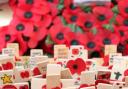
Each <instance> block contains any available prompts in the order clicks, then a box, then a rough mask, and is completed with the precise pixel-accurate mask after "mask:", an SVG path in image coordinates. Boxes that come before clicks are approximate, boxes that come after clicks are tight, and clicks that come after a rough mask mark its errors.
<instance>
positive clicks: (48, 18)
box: [35, 14, 52, 28]
mask: <svg viewBox="0 0 128 89" xmlns="http://www.w3.org/2000/svg"><path fill="white" fill-rule="evenodd" d="M51 23H52V16H51V15H48V14H47V15H43V16H42V17H41V19H40V21H39V22H37V23H35V24H36V25H37V26H39V27H44V28H45V27H49V26H50V24H51ZM42 24H43V26H42Z"/></svg>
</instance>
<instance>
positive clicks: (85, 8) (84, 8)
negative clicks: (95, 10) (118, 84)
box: [81, 6, 92, 13]
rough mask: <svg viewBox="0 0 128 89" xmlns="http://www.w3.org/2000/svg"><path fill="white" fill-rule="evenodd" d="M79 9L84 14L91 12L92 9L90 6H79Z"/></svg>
mask: <svg viewBox="0 0 128 89" xmlns="http://www.w3.org/2000/svg"><path fill="white" fill-rule="evenodd" d="M81 8H82V10H83V11H84V12H86V13H89V12H92V8H91V7H90V6H81Z"/></svg>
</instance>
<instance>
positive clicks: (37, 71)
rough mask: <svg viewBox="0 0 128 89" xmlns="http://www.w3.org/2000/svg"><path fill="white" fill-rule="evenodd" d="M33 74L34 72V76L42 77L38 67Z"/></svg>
mask: <svg viewBox="0 0 128 89" xmlns="http://www.w3.org/2000/svg"><path fill="white" fill-rule="evenodd" d="M32 72H33V76H36V75H40V74H41V73H40V70H39V68H38V67H35V68H34V69H33V71H32Z"/></svg>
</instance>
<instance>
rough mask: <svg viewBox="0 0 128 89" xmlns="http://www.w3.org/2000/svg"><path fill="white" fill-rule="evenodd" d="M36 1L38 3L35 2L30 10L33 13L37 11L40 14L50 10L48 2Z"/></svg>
mask: <svg viewBox="0 0 128 89" xmlns="http://www.w3.org/2000/svg"><path fill="white" fill-rule="evenodd" d="M35 2H38V1H35ZM38 3H39V4H35V5H34V7H33V8H32V11H33V12H34V13H37V14H40V15H46V14H48V13H49V12H50V11H51V9H50V6H49V4H48V3H47V2H45V1H44V0H43V1H42V0H41V2H38Z"/></svg>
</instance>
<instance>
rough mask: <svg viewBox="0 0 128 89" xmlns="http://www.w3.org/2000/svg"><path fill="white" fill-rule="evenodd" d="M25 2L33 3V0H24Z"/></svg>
mask: <svg viewBox="0 0 128 89" xmlns="http://www.w3.org/2000/svg"><path fill="white" fill-rule="evenodd" d="M26 3H27V4H33V3H34V1H33V0H26Z"/></svg>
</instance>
